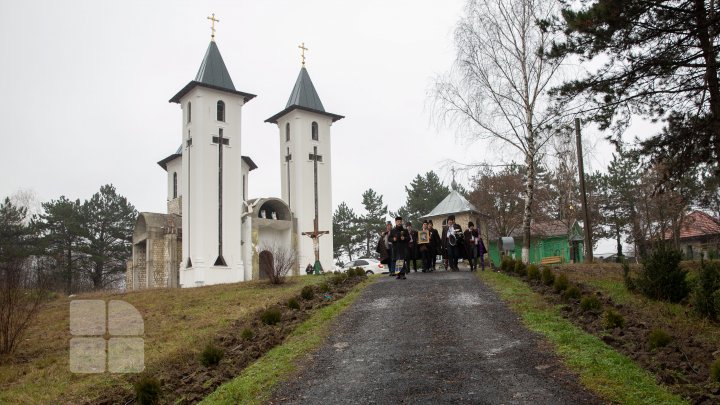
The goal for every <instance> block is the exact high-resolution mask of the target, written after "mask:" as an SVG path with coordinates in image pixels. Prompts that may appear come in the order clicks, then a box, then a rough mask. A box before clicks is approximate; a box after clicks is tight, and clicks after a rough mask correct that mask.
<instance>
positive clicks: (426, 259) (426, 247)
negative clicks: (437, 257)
mask: <svg viewBox="0 0 720 405" xmlns="http://www.w3.org/2000/svg"><path fill="white" fill-rule="evenodd" d="M421 234H423V235H426V239H425V240H422V239H421V237H420V235H421ZM429 242H430V232H429V231H428V225H427V221H423V222H422V229H420V231H419V232H418V254H419V256H420V261H421V266H422V272H423V273H425V272H427V271H428V270H430V243H429Z"/></svg>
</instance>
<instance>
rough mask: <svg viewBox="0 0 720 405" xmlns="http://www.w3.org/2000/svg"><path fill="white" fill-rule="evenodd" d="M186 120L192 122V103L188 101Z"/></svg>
mask: <svg viewBox="0 0 720 405" xmlns="http://www.w3.org/2000/svg"><path fill="white" fill-rule="evenodd" d="M187 122H188V124H189V123H191V122H192V103H190V102H188V111H187Z"/></svg>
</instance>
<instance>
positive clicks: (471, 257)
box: [465, 222, 480, 271]
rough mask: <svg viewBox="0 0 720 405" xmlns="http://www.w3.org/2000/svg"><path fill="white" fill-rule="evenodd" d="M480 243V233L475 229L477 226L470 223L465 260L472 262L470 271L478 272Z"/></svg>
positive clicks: (466, 231) (466, 236) (467, 231)
mask: <svg viewBox="0 0 720 405" xmlns="http://www.w3.org/2000/svg"><path fill="white" fill-rule="evenodd" d="M479 241H480V232H479V231H478V230H477V229H475V224H473V223H472V222H468V229H466V230H465V252H467V253H466V255H465V258H466V259H467V260H468V262H470V271H475V270H477V264H478V253H479V250H478V242H479Z"/></svg>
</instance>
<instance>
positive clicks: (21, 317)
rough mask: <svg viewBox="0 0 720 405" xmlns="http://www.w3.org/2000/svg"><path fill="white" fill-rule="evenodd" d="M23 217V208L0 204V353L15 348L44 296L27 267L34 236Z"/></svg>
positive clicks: (36, 277)
mask: <svg viewBox="0 0 720 405" xmlns="http://www.w3.org/2000/svg"><path fill="white" fill-rule="evenodd" d="M26 219H27V208H26V207H19V206H16V205H14V204H13V203H12V202H11V201H10V199H9V198H6V199H5V201H4V202H3V203H0V355H5V354H8V353H11V352H12V351H13V350H14V349H15V347H16V346H17V344H18V343H19V342H20V341H21V340H22V339H21V338H22V334H23V333H24V331H25V330H26V329H27V327H28V326H29V324H30V321H31V320H32V318H33V317H34V316H35V315H36V314H37V312H38V311H39V309H40V306H41V304H42V303H43V302H44V301H45V298H46V295H45V294H44V293H43V292H42V291H39V290H40V289H41V288H42V286H43V283H42V279H41V278H40V276H39V275H38V274H33V273H32V269H31V267H30V260H29V259H30V258H31V255H33V254H35V253H36V248H35V245H36V240H35V239H36V238H35V234H34V231H33V229H32V227H30V226H29V224H28V223H27V221H26Z"/></svg>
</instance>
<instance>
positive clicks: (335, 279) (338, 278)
mask: <svg viewBox="0 0 720 405" xmlns="http://www.w3.org/2000/svg"><path fill="white" fill-rule="evenodd" d="M348 271H349V270H348ZM347 278H348V275H346V274H345V273H337V274H333V276H332V277H331V278H330V282H331V283H332V284H333V285H340V284H342V283H344V282H345V280H347Z"/></svg>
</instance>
